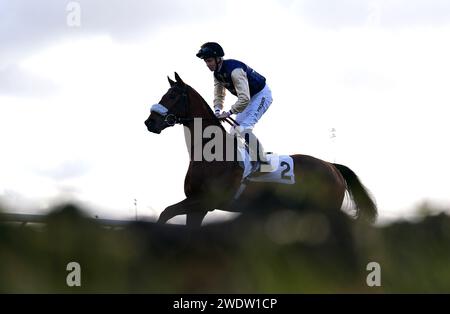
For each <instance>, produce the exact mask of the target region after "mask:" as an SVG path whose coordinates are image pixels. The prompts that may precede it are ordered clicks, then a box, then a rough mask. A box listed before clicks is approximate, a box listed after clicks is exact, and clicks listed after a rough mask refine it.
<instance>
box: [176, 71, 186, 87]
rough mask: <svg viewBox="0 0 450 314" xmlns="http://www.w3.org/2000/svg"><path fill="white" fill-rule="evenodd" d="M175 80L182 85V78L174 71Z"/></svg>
mask: <svg viewBox="0 0 450 314" xmlns="http://www.w3.org/2000/svg"><path fill="white" fill-rule="evenodd" d="M175 80H176V81H177V83H180V84H181V85H184V82H183V80H182V79H181V77H180V76H179V75H178V73H177V72H175Z"/></svg>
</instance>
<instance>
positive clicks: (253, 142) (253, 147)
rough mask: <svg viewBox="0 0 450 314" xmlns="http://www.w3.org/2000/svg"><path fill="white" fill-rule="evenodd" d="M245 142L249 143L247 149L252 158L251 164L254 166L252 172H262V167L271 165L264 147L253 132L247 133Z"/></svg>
mask: <svg viewBox="0 0 450 314" xmlns="http://www.w3.org/2000/svg"><path fill="white" fill-rule="evenodd" d="M244 138H245V142H246V143H247V146H246V149H247V152H248V154H249V156H250V162H251V164H252V169H253V171H252V172H257V171H260V170H261V166H264V165H269V164H270V163H269V161H268V160H267V158H266V153H265V151H264V147H263V146H262V144H261V142H260V141H259V140H258V138H257V137H256V136H255V134H253V132H251V131H250V132H246V133H245V137H244Z"/></svg>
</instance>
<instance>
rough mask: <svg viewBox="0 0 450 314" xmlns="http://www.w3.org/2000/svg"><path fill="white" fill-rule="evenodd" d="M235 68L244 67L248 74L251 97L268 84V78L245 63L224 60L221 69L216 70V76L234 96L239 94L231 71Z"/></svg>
mask: <svg viewBox="0 0 450 314" xmlns="http://www.w3.org/2000/svg"><path fill="white" fill-rule="evenodd" d="M235 69H243V70H244V71H245V73H246V74H247V80H248V85H249V88H250V97H253V96H254V95H255V94H257V93H259V92H260V91H261V90H262V89H263V88H264V86H265V85H266V78H265V77H264V76H262V75H261V74H259V73H258V72H256V71H255V70H253V69H252V68H251V67H249V66H248V65H246V64H245V63H243V62H241V61H238V60H233V59H228V60H223V62H222V66H221V67H220V70H219V71H214V77H215V78H216V79H217V80H218V81H219V82H220V83H221V84H222V85H223V86H224V87H225V88H226V89H227V90H229V91H230V93H232V94H233V95H234V96H237V93H236V88H235V86H234V84H233V81H232V79H231V72H233V70H235Z"/></svg>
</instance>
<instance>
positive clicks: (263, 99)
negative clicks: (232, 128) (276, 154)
mask: <svg viewBox="0 0 450 314" xmlns="http://www.w3.org/2000/svg"><path fill="white" fill-rule="evenodd" d="M271 104H272V92H271V91H270V88H269V87H268V86H267V85H266V86H265V87H264V88H263V89H262V90H261V91H260V92H259V93H257V94H256V95H254V96H253V97H252V98H251V99H250V103H249V104H248V105H247V107H246V108H245V110H244V111H242V112H241V113H239V114H238V115H237V116H236V122H237V123H239V127H237V128H236V129H237V130H236V131H237V133H239V134H240V135H241V136H242V137H243V138H244V139H245V141H246V143H247V145H248V148H249V149H248V152H249V154H250V160H251V161H252V162H255V163H258V162H261V163H267V159H266V154H265V151H264V148H263V146H262V145H261V142H260V141H259V140H258V138H257V137H256V136H255V134H254V133H253V127H254V126H255V124H256V123H257V122H258V121H259V119H261V117H262V115H263V114H264V113H265V112H266V111H267V109H269V106H270V105H271Z"/></svg>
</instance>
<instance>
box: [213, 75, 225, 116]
mask: <svg viewBox="0 0 450 314" xmlns="http://www.w3.org/2000/svg"><path fill="white" fill-rule="evenodd" d="M225 94H226V90H225V86H223V85H222V84H221V83H220V82H219V81H218V80H217V79H216V78H214V111H216V112H217V111H221V110H223V104H224V102H225Z"/></svg>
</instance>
